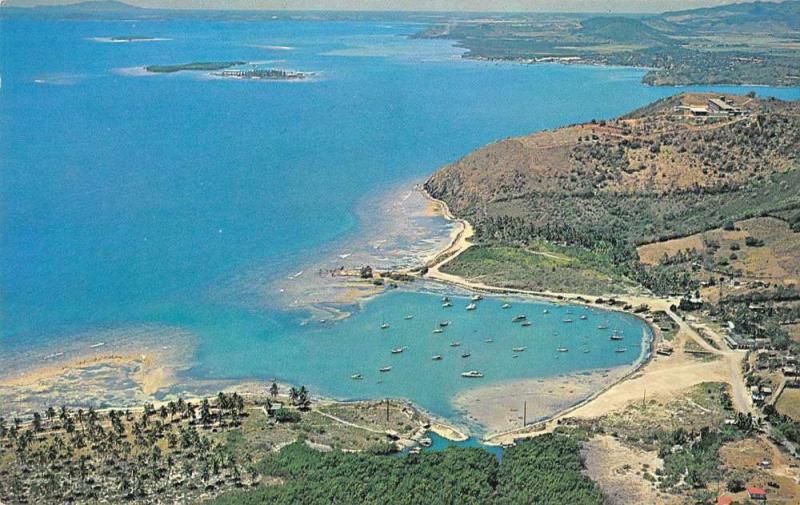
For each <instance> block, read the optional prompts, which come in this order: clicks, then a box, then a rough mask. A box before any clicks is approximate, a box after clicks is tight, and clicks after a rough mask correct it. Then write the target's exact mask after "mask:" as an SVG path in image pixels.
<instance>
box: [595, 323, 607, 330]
mask: <svg viewBox="0 0 800 505" xmlns="http://www.w3.org/2000/svg"><path fill="white" fill-rule="evenodd" d="M597 329H598V330H607V329H608V325H607V324H598V325H597Z"/></svg>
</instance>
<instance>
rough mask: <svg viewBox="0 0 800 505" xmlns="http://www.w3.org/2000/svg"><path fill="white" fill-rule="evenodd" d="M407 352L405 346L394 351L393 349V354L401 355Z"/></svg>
mask: <svg viewBox="0 0 800 505" xmlns="http://www.w3.org/2000/svg"><path fill="white" fill-rule="evenodd" d="M405 350H406V347H405V346H403V347H395V348H394V349H392V354H400V353H401V352H403V351H405Z"/></svg>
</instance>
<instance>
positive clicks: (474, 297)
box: [469, 295, 483, 302]
mask: <svg viewBox="0 0 800 505" xmlns="http://www.w3.org/2000/svg"><path fill="white" fill-rule="evenodd" d="M469 299H470V300H472V301H473V302H479V301H481V300H483V297H482V296H481V295H472V296H470V297H469Z"/></svg>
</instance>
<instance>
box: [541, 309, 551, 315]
mask: <svg viewBox="0 0 800 505" xmlns="http://www.w3.org/2000/svg"><path fill="white" fill-rule="evenodd" d="M549 313H550V310H548V309H544V310H543V311H542V314H549Z"/></svg>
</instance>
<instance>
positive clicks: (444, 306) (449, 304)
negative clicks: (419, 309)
mask: <svg viewBox="0 0 800 505" xmlns="http://www.w3.org/2000/svg"><path fill="white" fill-rule="evenodd" d="M452 306H453V303H452V302H444V303H443V304H442V307H443V308H445V309H449V308H450V307H452Z"/></svg>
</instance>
